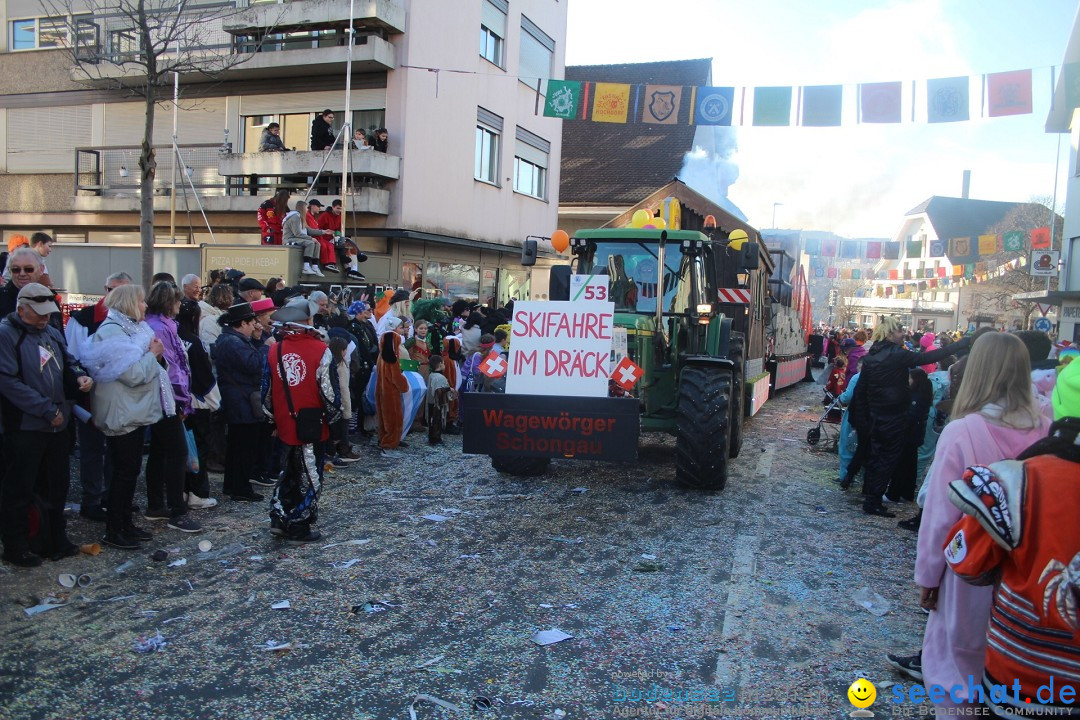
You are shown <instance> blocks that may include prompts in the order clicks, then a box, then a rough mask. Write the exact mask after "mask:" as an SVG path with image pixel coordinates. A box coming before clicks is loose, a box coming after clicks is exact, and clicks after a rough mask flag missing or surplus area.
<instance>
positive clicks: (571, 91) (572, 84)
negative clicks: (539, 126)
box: [544, 80, 581, 120]
mask: <svg viewBox="0 0 1080 720" xmlns="http://www.w3.org/2000/svg"><path fill="white" fill-rule="evenodd" d="M580 107H581V83H580V82H576V81H574V80H548V94H547V99H545V100H544V116H545V117H556V118H562V119H563V120H573V119H575V118H577V117H578V109H579V108H580Z"/></svg>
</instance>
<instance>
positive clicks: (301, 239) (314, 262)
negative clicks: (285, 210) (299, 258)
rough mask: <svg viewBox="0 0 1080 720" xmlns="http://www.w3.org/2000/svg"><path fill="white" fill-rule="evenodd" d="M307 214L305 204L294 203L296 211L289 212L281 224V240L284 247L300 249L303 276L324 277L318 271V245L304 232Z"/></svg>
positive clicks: (301, 202) (302, 202) (300, 202)
mask: <svg viewBox="0 0 1080 720" xmlns="http://www.w3.org/2000/svg"><path fill="white" fill-rule="evenodd" d="M306 214H307V203H306V202H304V201H303V200H300V201H298V202H297V203H296V209H295V210H293V211H291V212H289V214H288V215H286V216H285V219H284V220H283V221H282V223H281V239H282V243H283V244H285V245H295V246H297V247H299V248H300V249H301V251H302V252H303V255H304V270H303V273H304V274H305V275H317V276H319V277H324V276H323V274H322V271H321V270H319V244H318V243H317V242H315V241H314V240H312V239H311V238H310V237H308V234H307V233H306V232H305V231H304V216H305V215H306Z"/></svg>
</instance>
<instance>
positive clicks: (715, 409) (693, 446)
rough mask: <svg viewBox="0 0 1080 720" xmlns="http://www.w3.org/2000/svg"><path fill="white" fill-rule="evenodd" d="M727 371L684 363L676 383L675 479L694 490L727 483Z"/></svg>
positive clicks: (720, 368)
mask: <svg viewBox="0 0 1080 720" xmlns="http://www.w3.org/2000/svg"><path fill="white" fill-rule="evenodd" d="M731 384H732V375H731V370H730V369H729V368H726V367H709V366H700V367H698V366H693V365H691V366H688V367H686V368H684V369H683V372H682V380H681V382H680V383H679V410H678V416H677V419H678V436H677V438H676V441H675V479H676V480H677V481H678V482H679V483H680V484H682V485H685V486H687V487H691V488H694V489H697V490H723V489H724V486H725V485H726V484H727V471H728V468H727V461H728V442H729V440H730V436H731V428H730V422H731Z"/></svg>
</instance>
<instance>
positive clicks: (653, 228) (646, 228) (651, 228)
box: [641, 223, 656, 230]
mask: <svg viewBox="0 0 1080 720" xmlns="http://www.w3.org/2000/svg"><path fill="white" fill-rule="evenodd" d="M641 229H642V230H655V229H656V226H655V225H653V224H652V223H649V224H648V225H642V226H641Z"/></svg>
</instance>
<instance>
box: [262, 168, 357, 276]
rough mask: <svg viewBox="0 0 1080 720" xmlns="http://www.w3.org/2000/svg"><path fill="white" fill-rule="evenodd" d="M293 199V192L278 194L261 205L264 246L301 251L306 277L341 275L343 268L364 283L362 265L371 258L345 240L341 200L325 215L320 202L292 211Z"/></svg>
mask: <svg viewBox="0 0 1080 720" xmlns="http://www.w3.org/2000/svg"><path fill="white" fill-rule="evenodd" d="M289 197H290V192H289V190H287V189H282V190H278V191H277V194H275V195H274V197H272V198H270V199H269V200H267V201H265V202H263V203H262V204H261V205H259V209H258V212H257V218H258V221H259V231H260V235H261V237H262V243H263V244H264V245H291V246H294V247H299V248H300V249H301V251H302V252H303V258H304V268H303V273H304V274H305V275H314V276H316V277H325V275H324V274H323V270H325V271H326V272H330V273H334V274H337V273H338V272H339V270H338V268H339V267H342V268H348V270H346V274H347V275H348V276H349V277H350V278H351V279H353V280H364V275H363V274H362V273H361V272H360V270H359V269H358V265H359V263H362V262H364V261H365V260H367V256H366V255H365V254H364V253H363V252H361V251H360V249H359V247H357V245H356V243H354V242H353V241H352V240H350V239H349V238H347V237H344V236H342V232H341V218H342V214H343V211H344V207H343V206H342V203H341V200H334V201H333V202H331V203H330V207H329V208H328V209H326V210H325V211H324V209H323V207H324V206H323V204H322V202H320V201H319V199H318V198H312V199H311V200H309V201H306V202H305V201H304V200H299V201H297V202H296V203H295V204H294V205H293V206H292V209H290V207H289Z"/></svg>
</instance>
